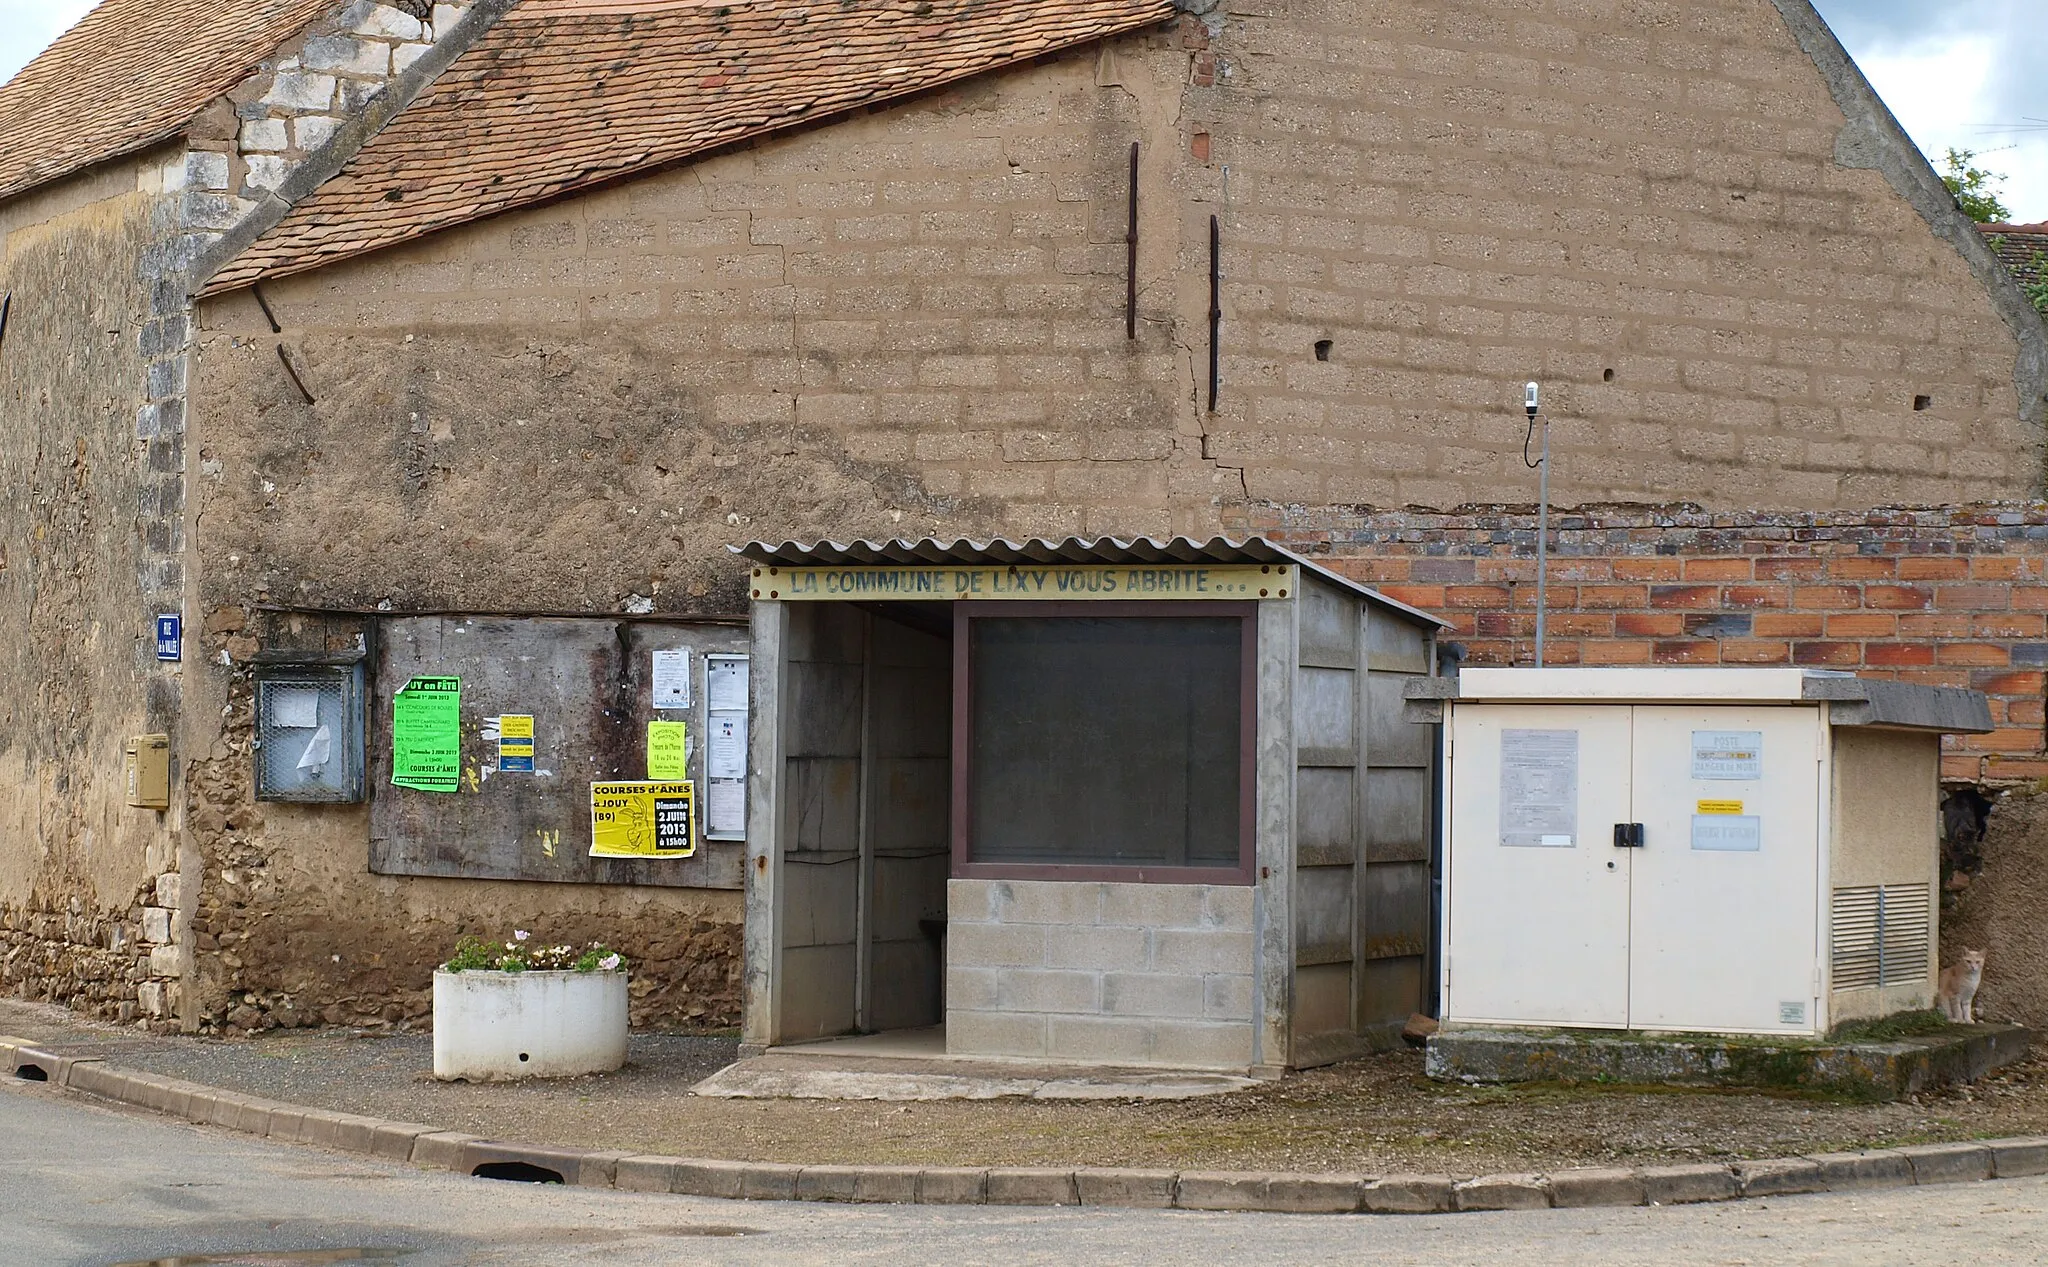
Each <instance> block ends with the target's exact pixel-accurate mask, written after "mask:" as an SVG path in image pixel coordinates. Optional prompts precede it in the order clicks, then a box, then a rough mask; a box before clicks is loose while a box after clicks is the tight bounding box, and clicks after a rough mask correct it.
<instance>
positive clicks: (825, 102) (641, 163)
mask: <svg viewBox="0 0 2048 1267" xmlns="http://www.w3.org/2000/svg"><path fill="white" fill-rule="evenodd" d="M617 2H618V3H624V4H632V5H640V4H643V3H645V4H657V3H658V4H661V5H663V6H664V7H662V8H659V9H646V10H639V9H636V10H635V11H634V12H631V13H618V12H613V11H611V10H609V9H604V8H593V7H591V6H593V5H610V4H612V3H614V0H523V2H522V3H520V4H519V5H518V6H517V7H515V8H514V9H513V10H512V11H511V12H510V13H508V14H507V15H506V17H505V19H504V20H501V21H500V23H499V24H498V26H496V27H494V28H493V29H492V30H491V31H489V32H486V33H485V34H484V35H483V36H482V37H481V38H480V39H479V40H478V41H477V43H476V44H475V45H473V46H472V47H470V48H469V49H468V50H466V51H465V52H464V53H463V54H462V56H461V57H459V58H457V59H456V60H455V62H454V63H453V64H452V65H450V66H449V67H448V68H447V69H446V70H445V71H444V72H443V73H442V74H441V75H440V77H439V78H438V79H437V80H436V81H435V83H434V84H433V86H432V87H430V88H429V89H427V90H426V91H424V92H422V93H421V95H420V97H419V98H418V99H417V100H416V101H414V102H413V103H412V104H411V105H410V106H408V107H407V108H406V109H405V110H403V111H401V112H400V113H399V114H398V116H397V117H396V118H394V119H392V120H391V122H390V123H389V124H388V125H387V126H386V127H385V128H384V129H383V130H382V131H380V132H379V133H378V134H377V135H376V136H375V137H374V138H372V139H371V140H370V141H369V142H368V143H366V144H365V145H364V146H363V147H362V148H361V149H360V150H358V151H357V152H356V154H355V155H354V156H353V157H352V158H351V159H350V160H349V161H348V163H347V164H345V165H344V166H343V167H342V168H341V170H340V171H339V172H338V173H337V174H336V175H335V176H334V177H333V178H332V179H330V180H328V181H327V182H326V183H325V184H323V185H321V186H320V187H319V188H318V189H316V190H314V191H312V192H311V193H310V194H308V195H307V196H306V197H305V198H304V199H302V200H301V201H300V202H299V203H298V205H297V206H295V207H294V208H292V210H291V211H289V212H288V213H286V214H285V215H284V216H283V217H282V218H281V219H280V220H279V221H278V223H277V224H276V225H275V226H274V227H273V228H272V229H271V230H270V231H269V232H267V233H265V234H264V235H262V236H261V237H259V238H258V239H257V240H256V242H255V243H254V245H253V246H251V247H250V248H249V249H247V250H246V251H244V252H243V253H242V254H241V255H240V256H239V257H237V258H235V259H232V260H230V261H228V262H227V263H226V264H225V265H224V266H223V267H222V268H221V269H220V270H219V271H218V272H216V273H214V275H213V277H212V280H211V281H210V282H209V283H208V284H207V286H206V287H205V288H204V290H203V291H202V292H201V293H202V294H205V295H213V294H220V293H222V292H224V291H228V290H233V289H237V288H239V287H241V286H246V285H248V284H250V283H251V282H254V281H258V280H261V279H263V278H266V277H278V276H286V275H289V274H292V273H299V272H305V271H307V270H309V269H313V268H318V267H320V266H322V265H324V264H328V263H333V262H337V261H339V260H343V259H350V258H354V257H356V256H360V255H365V254H368V253H370V252H372V251H376V250H381V249H383V248H385V247H388V246H393V245H396V244H398V243H400V242H404V241H409V240H412V239H414V238H417V237H420V236H422V235H424V234H427V233H432V232H436V231H439V230H441V229H446V228H452V227H455V226H457V225H461V224H468V223H473V222H475V221H478V220H482V219H485V218H488V217H490V216H494V215H498V214H501V213H504V212H507V211H512V210H515V209H519V208H522V207H531V206H537V205H541V204H544V203H547V202H551V201H554V200H556V199H559V198H563V197H568V196H571V195H574V194H579V193H585V192H589V191H591V190H594V189H598V188H603V187H606V186H608V185H612V184H616V183H619V182H622V181H626V180H632V179H636V178H639V177H642V176H646V175H649V174H651V173H653V172H656V171H659V170H662V169H664V168H667V167H671V166H674V165H676V164H679V163H683V162H686V161H688V160H690V159H692V158H695V157H698V156H701V155H703V154H706V153H709V152H712V151H716V150H721V149H724V148H727V147H730V146H732V145H736V144H740V143H743V142H748V141H755V140H760V139H763V138H766V137H769V136H775V135H780V134H784V133H787V132H791V131H796V130H799V129H803V128H808V127H814V126H818V125H820V124H821V123H823V122H824V121H826V120H830V119H834V118H837V117H839V116H841V115H843V114H845V113H846V112H847V111H850V110H855V109H863V108H875V107H879V106H883V105H886V104H891V103H895V102H899V101H901V100H904V99H906V98H908V97H912V96H915V95H917V94H919V93H923V92H926V91H930V90H932V89H935V88H939V87H944V86H946V85H949V84H953V83H957V82H959V81H961V80H964V79H967V78H971V77H973V76H976V75H980V74H985V73H987V72H989V71H993V70H998V69H1001V68H1004V67H1007V66H1011V65H1014V64H1016V63H1019V62H1022V61H1026V60H1028V59H1031V58H1035V57H1041V56H1045V55H1047V54H1050V53H1053V52H1057V51H1059V50H1061V49H1065V48H1071V47H1074V46H1077V45H1081V44H1087V43H1090V42H1093V41H1095V40H1100V39H1104V38H1107V37H1109V36H1112V35H1117V34H1122V33H1124V32H1127V31H1132V30H1137V29H1140V28H1143V27H1146V26H1151V25H1155V24H1157V23H1159V22H1163V21H1165V20H1167V19H1169V18H1171V17H1172V16H1173V15H1174V13H1175V12H1176V11H1177V7H1176V2H1175V0H880V2H879V3H865V4H860V5H858V6H851V5H846V4H844V3H840V2H839V0H824V2H823V3H816V4H812V3H804V2H803V0H702V2H686V3H669V0H617ZM515 18H516V20H514V19H515ZM764 19H765V20H764ZM512 53H517V54H519V55H518V56H511V55H509V54H512ZM615 67H621V69H620V70H619V71H618V73H614V69H613V68H615ZM600 80H601V81H602V82H603V83H604V84H605V92H604V93H603V94H602V95H598V94H593V93H592V92H591V91H590V89H591V87H592V86H593V84H594V83H596V82H598V81H600ZM656 86H658V87H659V89H660V90H659V91H654V90H653V89H654V88H655V87H656Z"/></svg>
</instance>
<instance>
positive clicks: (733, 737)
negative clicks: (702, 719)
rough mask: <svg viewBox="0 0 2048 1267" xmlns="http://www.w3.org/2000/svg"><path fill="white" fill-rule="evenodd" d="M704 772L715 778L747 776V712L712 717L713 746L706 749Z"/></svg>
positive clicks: (708, 776) (720, 714)
mask: <svg viewBox="0 0 2048 1267" xmlns="http://www.w3.org/2000/svg"><path fill="white" fill-rule="evenodd" d="M706 751H707V754H708V756H707V760H706V763H705V769H704V774H705V776H706V777H707V778H713V779H744V778H746V777H747V719H746V715H745V714H728V713H717V714H713V716H712V718H711V746H710V747H709V748H708V749H707V750H706Z"/></svg>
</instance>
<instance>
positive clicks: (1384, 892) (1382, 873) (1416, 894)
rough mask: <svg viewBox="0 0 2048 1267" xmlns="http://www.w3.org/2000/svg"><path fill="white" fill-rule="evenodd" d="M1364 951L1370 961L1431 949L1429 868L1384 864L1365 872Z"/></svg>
mask: <svg viewBox="0 0 2048 1267" xmlns="http://www.w3.org/2000/svg"><path fill="white" fill-rule="evenodd" d="M1362 891H1363V894H1364V898H1363V909H1361V910H1360V911H1359V925H1360V929H1361V932H1362V934H1363V936H1362V937H1361V939H1360V940H1361V945H1360V949H1361V950H1362V951H1363V954H1364V957H1365V958H1367V959H1398V958H1402V957H1405V956H1408V955H1420V954H1422V953H1423V952H1424V951H1425V950H1427V949H1428V947H1429V902H1430V895H1429V864H1428V863H1427V862H1383V863H1377V864H1374V865H1372V866H1369V867H1367V868H1366V869H1365V884H1364V886H1363V889H1362Z"/></svg>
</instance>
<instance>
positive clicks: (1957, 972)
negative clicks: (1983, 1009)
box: [1934, 950, 1984, 1025]
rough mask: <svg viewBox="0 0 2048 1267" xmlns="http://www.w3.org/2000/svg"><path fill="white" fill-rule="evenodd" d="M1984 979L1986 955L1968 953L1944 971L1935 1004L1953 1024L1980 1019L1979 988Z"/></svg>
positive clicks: (1982, 953)
mask: <svg viewBox="0 0 2048 1267" xmlns="http://www.w3.org/2000/svg"><path fill="white" fill-rule="evenodd" d="M1983 980H1984V952H1983V951H1981V950H1965V951H1964V952H1963V953H1962V956H1961V957H1960V958H1958V959H1957V960H1956V961H1955V962H1954V963H1952V964H1950V965H1949V966H1948V967H1946V968H1943V969H1942V970H1941V989H1940V991H1939V992H1937V993H1936V994H1935V996H1934V1004H1935V1006H1936V1007H1939V1008H1940V1009H1941V1011H1942V1014H1943V1015H1945V1016H1947V1017H1948V1019H1950V1020H1951V1021H1960V1022H1961V1023H1963V1024H1965V1025H1969V1024H1973V1023H1975V1021H1976V1019H1977V1013H1976V1006H1975V1005H1976V1002H1977V986H1978V983H1980V982H1982V981H1983Z"/></svg>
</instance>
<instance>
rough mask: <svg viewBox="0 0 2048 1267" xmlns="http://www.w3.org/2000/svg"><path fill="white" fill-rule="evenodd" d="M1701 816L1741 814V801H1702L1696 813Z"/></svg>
mask: <svg viewBox="0 0 2048 1267" xmlns="http://www.w3.org/2000/svg"><path fill="white" fill-rule="evenodd" d="M1694 812H1695V813H1700V814H1740V813H1741V812H1742V802H1741V801H1700V802H1698V803H1697V808H1696V809H1695V811H1694Z"/></svg>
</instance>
